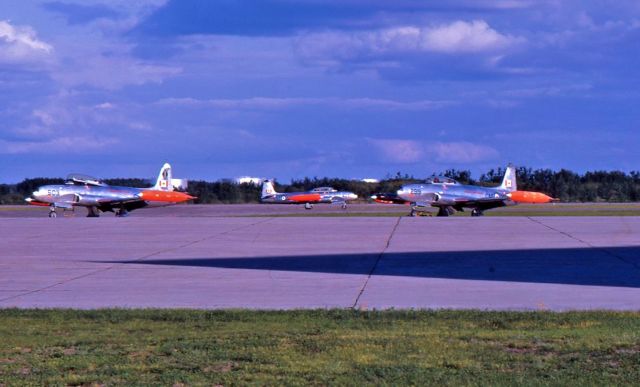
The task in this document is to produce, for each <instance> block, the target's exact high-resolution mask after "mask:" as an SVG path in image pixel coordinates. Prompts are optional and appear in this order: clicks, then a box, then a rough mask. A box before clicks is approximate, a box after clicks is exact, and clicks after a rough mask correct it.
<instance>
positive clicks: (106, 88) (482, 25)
mask: <svg viewBox="0 0 640 387" xmlns="http://www.w3.org/2000/svg"><path fill="white" fill-rule="evenodd" d="M639 52H640V3H639V2H637V1H624V0H619V1H589V2H583V1H572V0H568V1H564V0H563V1H560V0H549V1H544V0H542V1H533V0H504V1H500V0H492V1H489V0H487V1H483V0H474V1H470V0H453V1H447V2H442V1H417V0H396V1H382V0H322V1H320V0H297V1H294V0H263V1H258V0H254V1H248V0H219V1H206V0H136V1H131V0H109V1H106V0H105V1H98V0H83V1H72V0H63V1H36V0H33V1H24V0H7V1H2V2H0V91H1V92H0V182H5V183H6V182H17V181H20V180H22V179H24V178H27V177H36V176H65V175H66V174H67V173H69V172H83V173H88V174H94V175H97V176H99V177H116V176H122V177H152V176H155V175H156V173H157V170H158V169H159V168H160V166H161V164H162V163H163V162H165V161H169V162H171V163H172V164H173V167H174V175H175V176H176V177H185V178H190V179H208V180H213V179H217V178H221V177H235V176H241V175H250V176H261V177H275V178H278V179H280V180H283V181H287V180H289V179H291V178H299V177H304V176H332V177H345V178H364V177H374V178H381V177H384V176H385V175H386V174H388V173H391V174H395V173H396V172H397V171H402V172H403V173H410V174H414V175H415V176H419V177H420V176H426V175H430V174H431V173H432V172H434V171H441V170H444V169H448V168H459V169H470V170H471V171H472V172H473V173H474V174H475V175H476V176H477V175H478V174H479V173H480V172H484V171H486V170H488V169H489V168H495V167H498V166H504V165H506V164H507V163H508V162H513V163H515V164H516V165H526V166H530V167H533V168H552V169H556V170H557V169H561V168H567V169H571V170H574V171H577V172H584V171H586V170H622V171H631V170H638V169H640V162H639V160H640V150H639V149H640V132H639V129H640V128H639V123H640V109H638V106H640V87H639V86H640V77H639V76H640V55H639V54H638V53H639Z"/></svg>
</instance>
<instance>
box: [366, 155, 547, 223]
mask: <svg viewBox="0 0 640 387" xmlns="http://www.w3.org/2000/svg"><path fill="white" fill-rule="evenodd" d="M517 189H518V188H517V184H516V169H515V168H514V166H513V165H511V164H509V166H508V167H507V169H506V171H505V174H504V178H503V179H502V184H500V185H499V186H497V187H481V186H477V185H463V184H460V183H458V182H457V181H455V180H453V179H451V178H448V177H442V176H434V177H431V178H429V179H427V180H426V182H425V183H422V184H408V185H404V186H402V187H401V188H400V189H399V190H398V191H397V193H396V194H389V193H383V194H376V195H373V196H372V197H371V198H372V199H373V200H375V201H377V202H379V203H394V204H409V205H411V216H415V215H416V212H418V211H420V208H426V207H437V208H438V216H449V215H452V214H453V213H454V212H455V211H463V210H464V208H471V216H482V215H483V212H484V211H485V210H488V209H491V208H496V207H504V206H509V205H514V204H516V203H549V202H551V201H554V200H556V199H553V198H551V197H549V196H547V195H545V194H543V193H541V192H531V191H518V190H517Z"/></svg>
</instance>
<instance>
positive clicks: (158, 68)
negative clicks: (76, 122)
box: [52, 54, 182, 90]
mask: <svg viewBox="0 0 640 387" xmlns="http://www.w3.org/2000/svg"><path fill="white" fill-rule="evenodd" d="M75 60H76V61H78V63H74V64H73V65H72V66H68V65H65V66H63V67H60V68H59V69H58V70H57V71H54V72H53V74H52V77H53V78H54V79H55V80H56V81H58V82H59V83H60V84H61V85H63V86H64V87H75V86H80V85H86V86H93V87H97V88H101V89H106V90H118V89H121V88H122V87H124V86H127V85H143V84H146V83H162V82H163V81H164V79H166V78H168V77H171V76H175V75H178V74H180V73H181V72H182V69H181V68H179V67H173V66H164V65H156V64H152V63H147V62H144V61H140V60H136V59H133V58H131V57H129V56H127V55H126V54H124V55H116V56H104V55H96V56H90V57H88V58H76V59H75Z"/></svg>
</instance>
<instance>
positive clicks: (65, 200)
mask: <svg viewBox="0 0 640 387" xmlns="http://www.w3.org/2000/svg"><path fill="white" fill-rule="evenodd" d="M175 184H178V185H180V184H182V180H179V179H172V178H171V165H169V164H168V163H165V164H164V165H163V166H162V169H160V174H159V175H158V180H157V181H156V184H155V185H154V186H153V187H149V188H134V187H118V186H112V185H107V184H105V183H103V182H101V181H100V180H98V179H96V178H93V177H89V176H85V175H79V174H71V175H69V176H68V177H67V182H66V183H65V184H55V185H45V186H42V187H39V188H38V189H37V190H36V191H35V192H33V194H31V197H29V198H27V199H25V200H26V201H27V202H29V204H32V205H36V206H46V207H49V217H51V218H55V217H56V216H57V214H56V208H62V209H63V210H73V208H74V207H77V206H80V207H86V208H87V211H88V214H87V216H88V217H98V216H100V215H99V211H102V212H106V211H110V212H115V214H116V216H126V215H127V214H128V211H131V210H135V209H138V208H142V207H147V206H152V207H157V206H163V205H169V204H175V203H180V202H184V201H187V200H191V199H195V198H194V197H193V196H190V195H188V194H186V193H184V192H178V191H174V185H175Z"/></svg>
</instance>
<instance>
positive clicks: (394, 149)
mask: <svg viewBox="0 0 640 387" xmlns="http://www.w3.org/2000/svg"><path fill="white" fill-rule="evenodd" d="M368 142H369V143H370V144H371V145H373V146H374V148H376V150H377V151H378V152H379V153H380V154H381V155H382V157H383V158H384V159H385V160H386V161H390V162H393V163H415V162H418V161H421V160H423V159H424V156H425V148H424V146H423V144H422V143H420V142H419V141H413V140H399V139H368Z"/></svg>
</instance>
